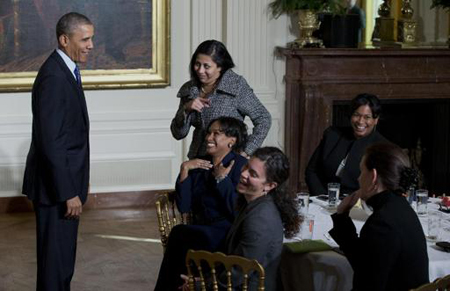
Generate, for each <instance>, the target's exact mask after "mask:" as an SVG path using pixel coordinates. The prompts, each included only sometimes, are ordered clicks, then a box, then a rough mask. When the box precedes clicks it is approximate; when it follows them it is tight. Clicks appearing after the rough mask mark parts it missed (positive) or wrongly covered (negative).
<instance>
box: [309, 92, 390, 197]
mask: <svg viewBox="0 0 450 291" xmlns="http://www.w3.org/2000/svg"><path fill="white" fill-rule="evenodd" d="M351 112H352V115H351V116H350V124H351V127H343V128H339V127H335V126H331V127H329V128H328V129H326V130H325V132H324V134H323V138H322V140H321V141H320V144H319V146H318V147H317V148H316V150H315V151H314V154H313V155H312V157H311V159H310V160H309V163H308V166H307V167H306V171H305V174H306V177H305V178H306V184H307V185H308V188H309V192H310V193H311V195H320V194H326V193H327V184H328V183H336V182H337V183H340V184H341V193H352V192H354V191H356V190H357V189H358V188H359V186H358V176H359V173H360V172H359V162H360V161H361V158H362V156H363V154H364V150H365V149H366V147H368V146H369V145H371V144H374V143H377V142H387V140H386V139H385V138H384V137H383V136H382V135H381V134H380V133H379V132H378V131H377V130H376V126H377V124H378V119H379V118H380V114H381V102H380V100H379V99H378V97H377V96H375V95H372V94H359V95H358V96H356V97H355V98H354V99H353V100H352V103H351Z"/></svg>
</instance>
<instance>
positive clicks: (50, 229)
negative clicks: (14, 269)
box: [34, 203, 79, 291]
mask: <svg viewBox="0 0 450 291" xmlns="http://www.w3.org/2000/svg"><path fill="white" fill-rule="evenodd" d="M66 209H67V208H66V204H65V203H59V204H56V205H43V204H38V203H34V211H35V214H36V237H37V284H36V290H37V291H70V281H71V280H72V276H73V273H74V270H75V257H76V249H77V233H78V224H79V220H78V219H73V220H70V219H66V218H65V217H64V214H65V212H66Z"/></svg>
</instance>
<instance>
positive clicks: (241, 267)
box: [186, 250, 265, 291]
mask: <svg viewBox="0 0 450 291" xmlns="http://www.w3.org/2000/svg"><path fill="white" fill-rule="evenodd" d="M192 262H193V263H194V265H195V266H196V267H197V270H196V271H197V272H195V271H194V265H192ZM202 262H203V266H205V264H204V263H207V265H208V270H202ZM218 266H222V267H219V268H218ZM186 267H187V270H188V278H189V290H196V289H195V278H194V277H196V276H199V278H200V287H201V290H202V291H206V290H207V288H209V289H211V287H210V286H211V284H208V283H207V282H206V280H208V276H206V277H205V274H204V272H205V271H207V272H208V273H209V274H210V280H211V281H209V282H210V283H212V290H214V291H217V290H219V286H218V278H219V277H221V274H222V272H221V273H220V274H219V273H218V272H217V270H219V272H220V271H221V270H223V272H225V273H226V280H227V282H226V284H227V285H226V288H227V290H228V291H232V290H234V289H233V278H232V277H233V276H232V274H234V276H236V274H239V276H242V278H243V280H239V282H241V284H242V290H244V291H246V290H248V288H249V278H250V274H254V273H253V272H256V274H257V275H258V290H259V291H264V279H265V273H264V268H263V267H262V266H261V264H259V263H258V261H257V260H251V259H247V258H244V257H240V256H233V255H229V256H227V255H225V254H223V253H220V252H217V253H211V252H207V251H194V250H189V251H188V253H187V256H186ZM236 267H237V268H236ZM234 287H237V286H234Z"/></svg>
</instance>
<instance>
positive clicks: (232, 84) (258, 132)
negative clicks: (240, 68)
mask: <svg viewBox="0 0 450 291" xmlns="http://www.w3.org/2000/svg"><path fill="white" fill-rule="evenodd" d="M199 94H200V90H199V88H198V87H197V86H196V85H195V84H194V82H193V81H188V82H186V83H185V84H184V85H183V86H182V87H181V88H180V90H179V91H178V94H177V97H179V98H180V106H179V108H178V111H177V113H176V115H175V117H174V118H173V119H172V124H171V125H170V130H171V131H172V135H173V137H174V138H176V139H177V140H180V139H183V138H185V137H186V136H187V135H188V133H189V130H190V127H191V126H194V127H195V130H194V135H193V137H192V143H191V145H190V148H189V153H188V157H189V158H190V159H192V158H195V157H197V156H203V155H205V154H206V143H205V136H206V129H207V127H208V124H209V123H210V122H211V121H212V120H214V119H217V118H219V117H222V116H227V117H234V118H236V119H239V120H242V121H243V120H244V118H245V117H246V116H248V117H250V120H251V121H252V123H253V125H254V128H253V132H252V134H251V135H249V137H248V141H247V144H246V145H245V148H244V151H245V153H246V154H247V155H251V154H252V153H253V152H254V151H255V150H256V149H257V148H259V147H260V146H261V145H262V143H263V141H264V139H265V138H266V136H267V133H268V132H269V129H270V125H271V124H272V120H271V116H270V113H269V112H268V111H267V109H266V108H265V107H264V105H262V103H261V102H260V101H259V99H258V97H256V95H255V94H254V93H253V89H252V88H250V86H249V85H248V84H247V81H245V79H244V78H243V77H242V76H240V75H238V74H236V73H235V72H233V71H232V70H231V69H229V70H227V71H226V72H225V73H224V74H223V76H222V77H221V79H220V80H219V83H218V84H217V87H216V89H215V90H214V91H213V92H212V93H211V94H209V95H208V98H209V99H210V102H211V103H210V107H205V108H204V109H203V110H202V112H201V113H200V112H197V111H191V112H190V113H189V114H186V113H185V110H184V104H186V103H187V102H189V101H191V100H192V99H195V98H198V97H199Z"/></svg>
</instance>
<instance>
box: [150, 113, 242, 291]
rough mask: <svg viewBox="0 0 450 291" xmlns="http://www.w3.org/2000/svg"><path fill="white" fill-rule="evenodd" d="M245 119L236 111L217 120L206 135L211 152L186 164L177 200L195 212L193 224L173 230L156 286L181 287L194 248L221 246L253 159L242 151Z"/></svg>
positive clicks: (177, 189)
mask: <svg viewBox="0 0 450 291" xmlns="http://www.w3.org/2000/svg"><path fill="white" fill-rule="evenodd" d="M246 137H247V128H246V126H245V124H244V123H243V122H242V121H240V120H237V119H235V118H231V117H221V118H218V119H216V120H214V121H212V122H211V124H210V125H209V127H208V131H207V135H206V144H207V154H208V156H206V157H202V158H197V159H193V160H189V161H186V162H184V163H183V164H182V165H181V169H180V175H179V177H178V179H177V183H176V202H177V206H178V209H179V210H180V212H182V213H186V212H189V211H190V212H191V213H192V216H193V221H192V224H190V225H177V226H175V227H174V228H173V229H172V231H171V232H170V235H169V239H168V244H167V248H166V251H165V253H164V258H163V262H162V264H161V268H160V271H159V276H158V281H157V283H156V287H155V290H164V291H170V290H177V289H178V287H179V286H180V285H181V284H182V283H183V281H182V280H181V278H180V274H184V273H185V272H186V271H185V269H186V267H185V257H186V253H187V251H188V250H189V249H194V250H199V249H202V250H208V251H217V250H218V249H219V247H221V246H223V243H224V239H225V236H226V234H227V232H228V230H229V228H230V226H231V224H232V223H233V221H234V219H235V215H236V213H237V212H236V204H235V201H236V198H237V193H236V186H237V184H238V182H239V177H240V175H241V169H242V167H243V166H244V165H245V164H246V163H247V159H246V158H244V157H243V156H241V155H240V154H239V152H240V151H241V150H242V148H243V146H244V145H245V142H246Z"/></svg>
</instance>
